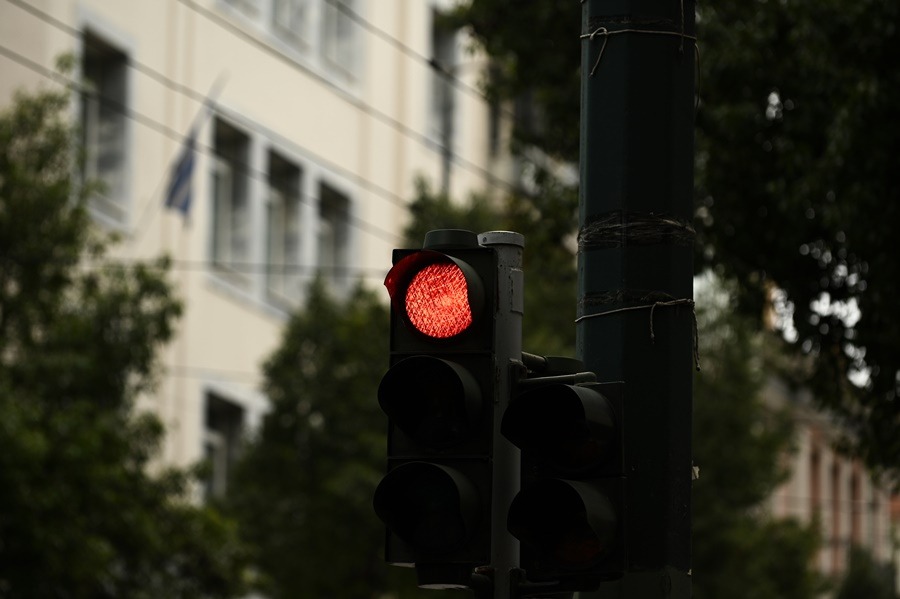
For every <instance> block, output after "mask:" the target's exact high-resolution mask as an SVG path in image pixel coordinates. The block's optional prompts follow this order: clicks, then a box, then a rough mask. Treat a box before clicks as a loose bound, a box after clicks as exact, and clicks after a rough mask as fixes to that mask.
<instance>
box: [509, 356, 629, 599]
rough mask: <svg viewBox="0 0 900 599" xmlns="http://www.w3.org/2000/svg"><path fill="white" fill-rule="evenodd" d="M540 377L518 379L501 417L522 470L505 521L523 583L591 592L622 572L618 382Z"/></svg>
mask: <svg viewBox="0 0 900 599" xmlns="http://www.w3.org/2000/svg"><path fill="white" fill-rule="evenodd" d="M570 362H573V361H570ZM543 374H544V376H543V377H534V376H532V378H530V379H525V380H524V381H522V382H521V383H520V388H521V391H520V393H518V394H517V396H516V397H515V398H514V399H513V400H512V401H511V403H510V406H509V408H508V409H507V410H506V412H505V414H504V415H503V421H502V424H501V430H502V433H503V435H504V436H505V437H506V438H507V439H509V440H510V441H511V442H512V443H513V444H514V445H516V446H517V447H519V448H520V449H521V451H522V469H523V480H522V482H523V485H522V490H521V491H520V492H519V493H518V495H516V497H515V499H514V500H513V502H512V505H511V506H510V509H509V514H508V518H507V526H508V529H509V531H510V533H512V535H513V536H515V537H516V538H517V539H519V540H520V541H521V543H522V552H521V567H522V568H523V570H524V571H525V576H526V577H527V580H528V581H529V582H532V583H539V584H541V583H543V584H547V583H553V585H554V588H556V589H558V590H560V591H575V590H593V589H596V588H597V586H598V585H599V584H600V582H602V581H604V580H611V579H615V578H619V577H621V576H622V573H623V571H624V569H625V542H624V539H625V536H624V526H625V516H626V514H625V506H624V501H623V497H624V477H623V474H624V473H623V458H624V456H623V455H622V430H623V429H622V424H623V413H622V402H621V386H620V385H608V384H607V385H600V384H596V383H583V382H578V381H579V379H584V378H585V377H590V378H593V375H592V374H591V373H576V372H574V371H573V372H571V373H570V374H569V375H560V374H556V375H555V376H546V373H543ZM567 379H570V380H567ZM545 588H546V587H545Z"/></svg>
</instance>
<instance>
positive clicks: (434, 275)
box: [384, 250, 484, 339]
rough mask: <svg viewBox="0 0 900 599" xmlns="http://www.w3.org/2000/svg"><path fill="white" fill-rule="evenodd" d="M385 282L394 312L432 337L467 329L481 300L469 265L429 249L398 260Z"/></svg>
mask: <svg viewBox="0 0 900 599" xmlns="http://www.w3.org/2000/svg"><path fill="white" fill-rule="evenodd" d="M384 284H385V286H386V287H387V289H388V293H390V296H391V303H392V305H393V308H394V310H395V312H396V313H398V314H399V315H400V316H401V318H402V319H403V320H404V321H405V322H406V323H407V324H409V325H410V326H411V327H412V328H413V329H414V330H415V331H417V332H418V333H420V334H421V335H424V336H426V337H429V338H431V339H450V338H453V337H456V336H457V335H459V334H461V333H463V332H465V331H467V330H468V329H469V328H470V327H471V326H472V323H473V322H474V320H475V319H476V318H477V317H478V314H479V312H480V310H481V305H482V303H483V301H484V290H483V285H482V283H481V280H480V279H479V278H478V275H477V274H476V273H475V271H474V270H473V269H472V267H471V266H469V265H468V264H466V263H465V262H463V261H462V260H457V259H455V258H452V257H450V256H448V255H446V254H442V253H441V252H435V251H430V250H423V251H420V252H415V253H413V254H410V255H409V256H406V257H405V258H403V259H402V260H400V261H399V262H397V264H395V265H394V267H393V268H392V269H391V270H390V272H389V273H388V275H387V278H386V279H385V281H384Z"/></svg>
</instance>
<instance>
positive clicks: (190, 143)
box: [166, 129, 197, 217]
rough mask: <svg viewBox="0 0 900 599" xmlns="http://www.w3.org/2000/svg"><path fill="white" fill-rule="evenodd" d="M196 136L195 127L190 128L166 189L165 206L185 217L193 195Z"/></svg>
mask: <svg viewBox="0 0 900 599" xmlns="http://www.w3.org/2000/svg"><path fill="white" fill-rule="evenodd" d="M196 137H197V135H196V129H194V130H191V132H190V134H189V135H188V137H187V139H186V140H185V142H184V147H183V148H182V150H181V155H180V156H179V157H178V161H177V162H176V163H175V165H174V168H173V169H172V175H171V177H170V179H169V185H168V188H167V190H166V206H167V207H168V208H174V209H175V210H180V211H181V214H182V215H184V216H185V217H186V216H187V215H188V212H189V211H190V209H191V198H192V195H193V193H192V187H193V175H194V145H195V143H196Z"/></svg>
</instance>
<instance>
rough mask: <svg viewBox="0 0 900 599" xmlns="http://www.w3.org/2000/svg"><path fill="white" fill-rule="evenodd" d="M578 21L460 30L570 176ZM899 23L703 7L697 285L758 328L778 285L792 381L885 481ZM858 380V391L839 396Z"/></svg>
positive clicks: (571, 13) (894, 461)
mask: <svg viewBox="0 0 900 599" xmlns="http://www.w3.org/2000/svg"><path fill="white" fill-rule="evenodd" d="M580 10H581V5H580V4H579V3H577V2H551V3H539V4H534V5H529V6H528V7H527V10H523V7H522V4H521V2H515V1H513V0H473V1H472V2H471V3H470V4H469V5H467V6H464V7H463V8H462V9H460V10H459V11H458V13H457V14H456V15H455V17H456V19H457V22H458V23H459V24H465V25H469V26H471V28H472V30H473V31H474V32H475V34H476V35H477V37H478V38H479V40H480V41H481V43H482V44H483V46H484V47H485V48H486V49H487V52H488V53H489V54H490V55H491V57H492V58H493V59H494V60H495V62H496V64H497V65H498V66H497V69H496V72H495V74H494V77H493V78H492V79H491V81H490V82H489V84H488V89H489V90H490V91H491V93H492V94H494V96H495V97H496V98H498V99H502V100H512V99H519V98H527V99H529V100H530V101H531V102H532V105H533V106H534V109H533V110H532V112H531V115H532V116H535V115H536V116H537V117H538V118H537V119H535V118H528V119H523V120H522V121H521V122H520V123H519V126H518V127H517V132H516V138H517V139H518V140H520V141H521V142H523V143H526V144H536V145H538V146H539V147H541V148H542V149H543V150H544V151H546V152H548V153H549V154H551V155H553V156H555V157H557V158H560V159H563V160H569V161H573V162H575V161H577V159H578V146H577V140H578V118H579V105H578V103H579V99H580V96H579V84H580V83H579V82H580V78H579V76H578V73H579V68H580V64H579V62H580V55H579V48H580V44H581V42H580V41H579V39H578V35H579V33H580V22H581V17H580ZM898 17H900V7H898V5H897V3H894V2H879V1H877V0H863V1H860V2H855V1H850V0H786V1H783V2H774V1H772V0H768V1H765V0H764V1H760V2H741V1H739V0H727V1H722V2H713V3H699V4H698V7H697V23H698V27H697V29H698V36H699V47H700V50H701V60H700V77H699V81H700V83H701V88H700V94H701V107H700V110H699V113H698V117H697V168H696V174H697V183H698V185H697V191H698V193H697V199H698V201H697V216H698V218H697V222H696V225H697V228H698V233H699V239H700V244H699V245H698V255H697V265H698V268H699V269H704V268H707V267H713V268H715V269H716V270H717V271H718V272H719V273H720V274H721V275H723V276H724V277H726V278H729V279H732V280H735V281H738V282H739V283H740V287H739V288H738V293H737V296H736V299H737V305H738V307H739V309H740V310H741V311H742V312H743V313H745V314H748V315H750V316H751V317H752V318H755V319H757V321H758V320H759V319H760V318H762V314H763V307H764V305H765V304H766V302H768V301H769V299H770V298H769V293H770V291H771V289H772V286H773V285H774V286H775V287H777V288H779V289H782V290H784V291H785V292H786V294H787V302H789V304H790V305H791V306H792V309H793V320H794V324H795V325H796V337H797V339H796V341H795V342H794V351H795V352H796V353H797V354H805V355H808V356H811V357H812V358H813V359H812V361H811V362H812V364H813V368H811V369H808V370H806V371H804V372H803V373H801V374H802V375H803V378H802V381H803V382H804V383H806V384H808V385H811V386H812V387H813V388H814V389H815V391H816V395H817V397H818V398H820V399H821V400H822V401H824V402H826V403H827V404H829V405H830V406H832V407H833V408H835V409H837V410H838V411H839V412H840V413H841V414H842V415H843V416H845V417H846V418H847V420H848V422H849V423H852V424H853V425H855V427H856V433H857V434H856V435H855V438H856V441H857V442H858V448H859V450H860V451H861V453H862V454H863V455H864V456H865V457H866V458H868V461H869V463H870V464H871V465H874V466H880V467H882V468H884V469H885V470H887V471H888V474H890V475H891V476H892V477H893V478H895V479H896V478H898V476H900V474H898V472H897V465H898V464H900V435H898V434H897V430H898V424H900V401H896V398H897V396H898V385H900V379H898V368H900V319H898V318H897V317H896V310H895V308H896V300H895V290H896V281H897V280H898V279H900V272H898V268H900V267H898V264H900V263H898V261H897V259H896V252H895V251H893V246H894V231H896V230H897V229H898V226H900V208H898V206H900V185H898V183H897V179H896V177H895V176H893V175H894V171H895V170H896V166H897V156H898V155H900V148H898V144H900V141H898V140H900V130H898V128H900V119H898V118H896V117H897V108H896V107H897V106H898V104H900V72H898V70H897V69H896V68H894V62H895V58H894V57H895V56H897V55H898V54H900V35H898V32H897V27H896V23H897V21H898ZM537 32H539V33H537ZM606 51H607V52H613V51H615V47H614V45H613V43H610V44H609V47H608V48H607V49H606ZM847 305H849V306H856V307H857V308H858V310H859V312H860V313H861V318H857V317H856V316H855V315H854V314H855V312H854V310H853V309H850V310H847V309H844V308H842V307H841V306H847ZM835 306H837V307H835ZM860 372H863V373H866V372H867V373H868V377H864V376H860V379H862V380H864V381H865V384H864V387H863V388H861V389H860V388H857V387H856V386H854V385H853V384H851V383H850V382H849V380H848V375H849V376H858V375H859V373H860ZM857 380H859V379H857Z"/></svg>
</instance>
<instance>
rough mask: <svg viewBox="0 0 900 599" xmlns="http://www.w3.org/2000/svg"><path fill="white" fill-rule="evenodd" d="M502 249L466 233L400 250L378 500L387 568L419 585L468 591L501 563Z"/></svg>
mask: <svg viewBox="0 0 900 599" xmlns="http://www.w3.org/2000/svg"><path fill="white" fill-rule="evenodd" d="M497 253H498V251H497V250H496V249H494V248H492V247H486V246H482V245H479V238H478V237H477V236H476V235H475V234H474V233H471V232H468V231H458V230H439V231H432V232H430V233H429V234H428V235H427V236H426V238H425V244H424V246H423V249H421V250H394V255H393V267H392V268H391V270H390V272H389V273H388V275H387V278H386V279H385V286H386V287H387V289H388V292H389V294H390V297H391V326H390V368H389V370H388V372H387V373H386V374H385V375H384V378H383V379H382V381H381V384H380V385H379V388H378V402H379V404H380V406H381V408H382V410H383V411H384V412H385V414H387V416H388V467H387V474H386V475H385V477H384V478H383V479H382V481H381V482H380V484H379V485H378V488H377V489H376V491H375V496H374V500H373V504H374V508H375V512H376V514H377V515H378V516H379V517H380V518H381V520H382V521H383V522H384V523H385V525H386V527H387V539H386V544H385V558H386V560H387V561H388V562H389V563H392V564H396V565H407V566H410V565H414V566H415V567H416V570H417V574H418V578H419V585H420V586H425V587H434V588H446V587H463V586H469V585H470V578H471V575H472V571H473V569H474V568H475V567H477V566H479V565H485V564H489V563H490V562H491V496H492V446H493V434H494V409H495V404H496V403H497V402H496V400H497V396H498V394H499V393H500V387H499V386H498V370H497V369H498V368H500V367H501V365H500V364H499V362H500V361H499V360H497V359H496V355H495V353H496V352H495V350H496V340H495V327H496V322H497V315H498V312H502V310H500V309H499V308H498V302H497V297H498V291H497V287H498V283H497V281H498V260H497Z"/></svg>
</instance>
